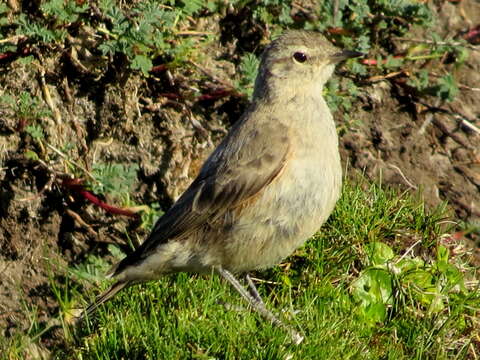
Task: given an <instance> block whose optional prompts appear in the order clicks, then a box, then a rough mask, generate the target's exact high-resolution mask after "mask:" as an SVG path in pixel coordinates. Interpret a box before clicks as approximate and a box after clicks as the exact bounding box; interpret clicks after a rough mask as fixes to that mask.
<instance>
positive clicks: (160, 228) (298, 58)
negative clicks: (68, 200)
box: [80, 30, 362, 343]
mask: <svg viewBox="0 0 480 360" xmlns="http://www.w3.org/2000/svg"><path fill="white" fill-rule="evenodd" d="M361 55H362V54H361V53H359V52H357V51H350V50H340V49H339V48H337V47H336V46H334V45H333V44H332V43H330V42H329V41H328V40H327V39H326V38H325V37H324V36H323V35H321V34H320V33H317V32H313V31H306V30H287V31H285V32H284V33H283V34H282V35H280V36H279V37H278V38H276V39H274V40H273V41H272V42H271V43H270V44H269V45H267V46H266V48H265V50H264V52H263V54H262V56H261V60H260V64H259V69H258V75H257V77H256V80H255V85H254V91H253V95H252V100H251V103H250V105H249V106H248V107H247V109H246V110H245V112H244V113H243V115H242V116H241V117H240V118H239V119H238V120H237V121H236V122H235V123H234V125H233V126H232V127H231V129H230V131H229V132H228V134H227V135H226V137H225V138H224V139H223V141H221V143H220V144H219V145H218V146H217V147H216V148H215V149H214V151H213V152H212V153H211V155H210V156H209V157H208V158H207V160H206V161H205V162H204V164H203V166H202V167H201V169H200V171H199V174H198V176H197V177H196V178H195V179H194V181H193V182H192V183H191V185H190V186H189V187H188V188H187V189H186V191H185V192H184V193H183V194H182V195H181V196H180V197H179V198H178V200H177V201H176V202H175V203H174V204H173V205H172V207H171V208H170V209H169V210H168V211H167V212H166V213H165V214H164V215H163V216H162V217H161V218H159V219H158V221H157V222H156V224H155V225H154V227H153V229H152V230H151V233H150V235H149V236H148V237H147V239H146V240H145V241H144V242H143V243H142V244H141V245H140V246H139V247H138V248H137V249H136V250H134V251H133V252H132V253H131V254H130V255H128V256H126V257H125V258H124V259H123V260H121V261H120V262H118V263H117V264H116V265H114V266H113V267H112V268H111V270H110V271H109V272H108V273H107V274H106V277H107V278H112V279H114V280H115V282H114V283H113V285H112V286H111V287H110V288H109V289H108V290H107V291H105V292H104V293H103V294H101V295H100V296H98V297H97V299H96V300H95V302H93V303H92V304H91V305H89V306H88V307H87V308H86V309H85V310H84V311H83V312H82V314H81V315H80V318H85V317H86V316H88V315H90V314H92V312H93V311H94V310H95V309H96V308H97V307H98V306H100V305H101V304H103V303H105V302H106V301H107V300H109V299H111V298H112V297H113V296H114V295H115V294H117V293H118V292H119V291H120V290H122V289H124V288H125V287H127V286H130V285H133V284H137V283H140V282H146V281H154V280H159V279H160V278H161V277H163V276H165V275H167V274H172V273H177V272H190V273H200V274H202V273H212V271H213V272H215V273H217V274H219V275H221V276H222V277H223V278H225V279H226V280H227V281H228V282H229V283H230V284H231V285H232V286H233V287H234V288H235V289H236V290H237V291H238V292H239V293H240V294H241V296H242V297H243V298H245V300H247V301H248V303H249V304H250V306H251V307H252V308H253V309H255V310H256V311H258V312H259V313H260V315H262V316H263V317H264V318H266V319H268V320H269V321H271V322H272V323H273V324H275V325H278V326H280V327H282V328H283V329H285V330H287V331H288V332H289V333H290V335H291V336H292V340H293V341H294V342H295V343H299V342H301V341H302V340H303V336H301V335H300V334H299V333H298V332H296V331H295V330H293V329H291V328H290V327H288V326H286V325H284V323H283V322H282V321H280V320H279V319H278V318H277V317H276V316H275V315H274V314H273V313H271V312H270V311H269V310H268V309H267V308H266V306H265V304H264V302H263V301H262V300H261V297H260V295H259V294H258V292H257V291H256V288H255V286H254V284H253V282H252V281H251V279H250V278H249V277H248V272H250V271H253V270H262V269H266V268H270V267H272V266H275V265H277V264H278V263H280V262H281V261H282V260H284V259H285V258H286V257H288V256H289V255H291V254H292V253H293V252H294V251H295V250H296V249H297V248H298V247H300V246H301V245H302V244H303V243H304V242H305V241H306V240H307V239H308V238H309V237H311V236H312V235H313V234H315V233H316V232H317V231H318V230H319V229H320V227H321V225H322V224H323V223H324V222H325V221H326V220H327V218H328V217H329V215H330V214H331V213H332V211H333V209H334V206H335V204H336V202H337V200H338V198H339V196H340V193H341V186H342V167H341V163H340V154H339V145H338V136H337V132H336V126H335V123H334V120H333V117H332V114H331V112H330V110H329V108H328V106H327V103H326V102H325V99H324V98H323V88H324V85H325V83H326V82H327V81H328V79H329V78H330V77H331V76H332V74H333V72H334V69H335V66H336V65H337V64H338V63H340V62H341V61H343V60H346V59H348V58H354V57H358V56H361ZM239 274H240V275H242V274H247V277H246V279H247V282H248V289H245V287H244V286H242V284H241V283H240V282H239V281H238V279H237V277H236V276H237V275H239Z"/></svg>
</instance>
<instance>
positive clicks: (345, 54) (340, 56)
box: [330, 50, 365, 64]
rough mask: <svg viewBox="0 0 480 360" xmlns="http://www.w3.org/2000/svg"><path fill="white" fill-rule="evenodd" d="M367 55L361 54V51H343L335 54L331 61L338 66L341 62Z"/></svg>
mask: <svg viewBox="0 0 480 360" xmlns="http://www.w3.org/2000/svg"><path fill="white" fill-rule="evenodd" d="M364 55H365V54H364V53H362V52H360V51H352V50H342V51H340V52H338V53H336V54H333V55H332V56H331V57H330V59H331V61H332V63H334V64H336V63H339V62H340V61H343V60H346V59H351V58H356V57H359V56H364Z"/></svg>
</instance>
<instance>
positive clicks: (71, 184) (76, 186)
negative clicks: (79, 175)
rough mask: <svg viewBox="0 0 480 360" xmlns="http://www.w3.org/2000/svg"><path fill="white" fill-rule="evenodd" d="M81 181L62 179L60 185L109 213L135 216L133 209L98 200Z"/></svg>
mask: <svg viewBox="0 0 480 360" xmlns="http://www.w3.org/2000/svg"><path fill="white" fill-rule="evenodd" d="M82 183H83V180H82V179H63V181H62V185H64V186H66V187H68V188H69V189H72V190H74V191H75V192H77V193H78V194H80V195H81V196H82V197H84V198H85V199H87V200H88V201H90V202H91V203H93V204H95V205H97V206H99V207H100V208H102V209H103V210H105V211H106V212H108V213H110V214H115V215H124V216H130V217H135V216H136V214H135V213H134V212H133V211H130V210H127V209H122V208H119V207H116V206H113V205H109V204H107V203H106V202H104V201H102V200H100V199H99V198H98V197H97V196H95V195H93V194H92V193H91V192H90V191H88V190H85V188H84V187H83V185H82Z"/></svg>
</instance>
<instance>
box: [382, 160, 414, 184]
mask: <svg viewBox="0 0 480 360" xmlns="http://www.w3.org/2000/svg"><path fill="white" fill-rule="evenodd" d="M388 166H389V167H391V168H392V169H395V170H397V172H398V173H399V174H400V176H401V177H402V179H403V181H405V182H406V183H407V185H408V186H410V187H411V188H412V189H414V190H418V187H417V186H415V185H413V184H412V183H411V182H410V181H409V180H408V179H407V177H406V176H405V175H404V174H403V172H402V170H401V169H400V168H399V167H398V166H396V165H393V164H388Z"/></svg>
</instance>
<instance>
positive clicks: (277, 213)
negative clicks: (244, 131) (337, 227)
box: [221, 160, 341, 272]
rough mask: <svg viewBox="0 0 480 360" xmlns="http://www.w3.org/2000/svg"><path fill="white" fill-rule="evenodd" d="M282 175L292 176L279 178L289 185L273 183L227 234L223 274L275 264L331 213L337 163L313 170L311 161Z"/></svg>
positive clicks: (338, 183)
mask: <svg viewBox="0 0 480 360" xmlns="http://www.w3.org/2000/svg"><path fill="white" fill-rule="evenodd" d="M294 165H298V166H294ZM321 165H324V164H321ZM285 170H286V171H290V172H291V174H282V175H286V178H289V179H292V181H290V182H288V183H285V182H282V181H277V182H275V181H274V182H272V183H271V184H270V185H269V186H268V187H267V189H266V190H265V191H264V193H262V195H261V196H259V197H258V199H257V200H256V203H255V204H254V205H253V204H252V205H253V206H251V207H249V210H248V211H244V212H242V216H241V217H240V218H239V220H238V221H237V222H235V223H234V224H233V226H232V227H231V228H230V230H229V231H228V237H229V238H228V239H227V238H225V239H224V241H225V243H227V244H228V245H226V247H225V250H224V254H223V256H222V259H223V264H221V265H222V266H223V267H225V268H226V269H228V270H231V271H233V272H244V271H249V270H254V269H261V268H267V267H270V266H273V265H275V264H278V263H279V262H280V261H282V260H283V259H284V258H286V257H287V256H289V255H290V254H291V253H292V252H293V251H295V249H297V248H298V247H299V246H301V245H302V244H303V243H304V242H305V240H307V239H308V238H309V237H310V236H312V235H313V234H314V233H315V232H316V231H317V230H318V229H319V228H320V226H321V225H322V224H323V223H324V222H325V220H326V219H327V218H328V216H329V215H330V213H331V211H332V210H333V207H334V205H335V202H336V201H337V199H338V196H339V194H340V187H341V170H340V162H339V160H338V161H333V162H332V163H329V164H327V165H324V166H317V167H314V166H313V167H312V163H311V161H310V163H309V164H302V163H298V164H295V163H294V164H293V166H291V167H289V168H287V169H285ZM339 170H340V171H339ZM255 205H258V206H255Z"/></svg>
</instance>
